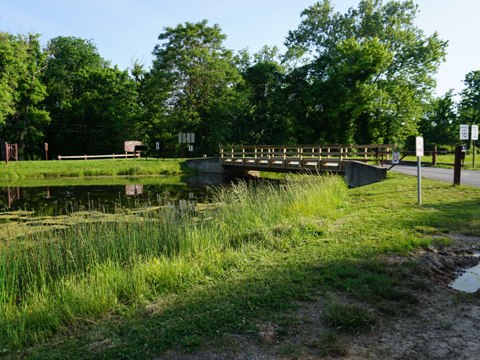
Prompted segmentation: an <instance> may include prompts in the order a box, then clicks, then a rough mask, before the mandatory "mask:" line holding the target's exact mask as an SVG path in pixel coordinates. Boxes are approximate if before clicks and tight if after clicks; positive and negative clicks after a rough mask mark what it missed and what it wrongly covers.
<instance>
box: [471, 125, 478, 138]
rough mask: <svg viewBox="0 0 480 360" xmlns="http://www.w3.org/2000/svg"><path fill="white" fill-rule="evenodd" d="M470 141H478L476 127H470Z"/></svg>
mask: <svg viewBox="0 0 480 360" xmlns="http://www.w3.org/2000/svg"><path fill="white" fill-rule="evenodd" d="M472 140H475V141H476V140H478V125H472Z"/></svg>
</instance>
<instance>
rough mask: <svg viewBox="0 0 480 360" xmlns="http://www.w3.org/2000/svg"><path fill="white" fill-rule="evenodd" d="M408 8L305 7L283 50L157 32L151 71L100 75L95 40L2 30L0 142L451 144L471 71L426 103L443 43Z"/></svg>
mask: <svg viewBox="0 0 480 360" xmlns="http://www.w3.org/2000/svg"><path fill="white" fill-rule="evenodd" d="M417 11H418V8H417V5H416V4H415V3H414V1H413V0H406V1H381V0H362V1H360V2H359V4H358V6H357V7H356V8H350V9H349V10H348V11H346V12H345V13H343V14H342V13H339V12H337V11H335V9H334V8H333V5H332V3H331V1H330V0H323V1H320V2H318V3H316V4H314V5H312V6H311V7H309V8H307V9H305V10H304V11H303V13H302V15H301V19H300V24H299V26H298V28H296V29H294V30H291V31H290V32H289V33H288V35H287V37H286V39H285V46H286V50H285V52H284V53H281V52H280V51H279V49H278V48H276V47H270V46H265V47H264V48H263V49H261V50H260V51H259V52H258V53H255V54H251V53H249V52H248V51H247V50H242V51H240V52H238V53H234V52H233V51H232V50H229V49H227V48H226V47H225V46H224V40H225V39H226V35H225V34H224V33H223V32H222V30H221V28H220V27H219V26H218V25H210V24H209V23H208V21H207V20H203V21H200V22H197V23H190V22H186V23H184V24H179V25H177V26H176V27H166V28H164V29H163V31H162V32H161V33H160V35H159V37H158V44H157V45H155V47H154V49H153V55H154V60H153V63H152V65H151V67H150V68H145V67H144V66H142V65H141V64H139V63H138V62H135V63H133V64H132V67H131V68H130V69H127V70H121V69H119V68H118V67H116V66H111V64H110V62H109V61H107V60H105V59H103V58H102V57H101V55H100V54H99V52H98V50H97V48H96V46H95V44H94V43H93V42H92V41H90V40H85V39H81V38H77V37H64V36H59V37H56V38H53V39H51V40H50V41H49V42H48V44H47V46H46V47H45V48H43V49H42V48H41V45H40V42H39V35H31V34H29V35H27V36H25V35H13V34H8V33H0V139H2V141H7V142H11V143H18V145H19V152H20V156H21V157H22V158H24V159H37V158H41V157H42V156H43V146H44V143H45V142H47V143H48V144H49V150H50V154H51V155H52V156H56V155H58V154H61V155H79V154H109V153H120V152H122V151H123V142H124V141H126V140H141V141H143V142H144V143H145V144H148V145H149V146H150V152H154V150H155V144H156V143H157V142H158V143H159V145H160V149H159V152H158V154H159V155H160V156H176V155H180V154H182V153H183V152H184V150H185V148H184V145H183V144H178V133H182V132H189V133H195V134H196V142H195V144H194V149H195V152H194V154H195V155H200V154H207V155H215V154H218V148H219V145H221V144H296V143H298V144H326V143H359V144H372V143H396V144H399V145H402V144H403V145H404V144H408V141H409V139H410V138H411V137H412V136H415V135H418V134H419V133H421V134H423V135H424V137H425V140H426V143H427V145H428V144H437V145H453V144H455V143H456V142H457V137H458V136H457V132H458V124H459V122H465V123H469V124H471V123H477V124H478V123H479V112H480V71H472V72H471V73H469V74H467V75H466V77H465V85H466V88H465V90H463V91H462V92H461V94H460V99H461V100H460V101H459V103H458V104H457V103H456V101H455V100H454V99H455V95H456V94H454V93H453V91H449V92H448V93H447V94H445V95H444V96H441V97H435V96H433V94H434V89H435V86H436V82H435V74H436V71H437V70H438V67H439V65H440V64H441V63H442V62H443V61H444V60H445V54H446V48H447V45H448V44H447V42H446V41H444V40H442V39H440V38H439V36H438V35H437V34H436V33H434V34H432V35H426V34H425V33H424V32H423V31H422V30H421V29H419V28H418V27H417V26H416V25H415V23H414V21H415V17H416V14H417Z"/></svg>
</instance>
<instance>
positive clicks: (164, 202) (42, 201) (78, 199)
mask: <svg viewBox="0 0 480 360" xmlns="http://www.w3.org/2000/svg"><path fill="white" fill-rule="evenodd" d="M168 179H169V178H168V177H167V178H165V177H163V178H161V179H159V181H160V180H161V182H160V183H152V182H155V181H154V180H155V179H152V178H137V179H135V183H127V184H125V183H124V184H118V185H90V184H88V185H84V184H79V185H77V184H74V185H66V186H61V185H54V186H52V185H49V186H30V187H20V186H15V187H12V186H6V187H3V188H0V211H15V210H28V211H34V212H40V213H41V214H42V215H49V216H54V215H59V214H65V213H68V212H71V211H78V210H101V211H103V212H115V210H116V209H118V208H119V207H121V208H137V207H141V206H145V205H146V204H148V205H151V206H169V207H176V208H178V209H181V210H194V209H195V204H196V203H197V202H208V197H209V190H210V189H211V187H212V186H217V185H221V184H225V183H229V182H231V181H232V180H233V179H232V178H225V177H224V176H221V175H213V176H208V175H200V176H194V177H189V178H186V179H182V181H179V180H178V179H179V178H178V177H177V178H174V177H172V182H169V181H168ZM120 180H121V179H120ZM124 181H125V180H124ZM128 181H129V182H132V179H129V180H128Z"/></svg>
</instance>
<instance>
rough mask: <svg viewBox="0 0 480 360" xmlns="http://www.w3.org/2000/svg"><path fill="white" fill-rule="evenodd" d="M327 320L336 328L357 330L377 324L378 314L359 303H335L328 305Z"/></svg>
mask: <svg viewBox="0 0 480 360" xmlns="http://www.w3.org/2000/svg"><path fill="white" fill-rule="evenodd" d="M325 320H326V322H327V324H328V325H330V326H331V327H333V328H335V329H336V330H341V331H348V332H355V331H358V330H362V329H365V328H369V327H372V326H373V325H375V323H376V322H377V316H376V315H375V314H374V313H372V311H370V310H369V309H366V308H363V307H361V306H358V305H351V304H346V305H345V304H338V303H333V304H330V305H329V306H328V307H327V311H326V314H325Z"/></svg>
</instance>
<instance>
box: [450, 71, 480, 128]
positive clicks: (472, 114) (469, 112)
mask: <svg viewBox="0 0 480 360" xmlns="http://www.w3.org/2000/svg"><path fill="white" fill-rule="evenodd" d="M464 83H465V89H464V90H463V91H462V92H461V94H460V95H461V101H460V104H459V116H460V120H461V121H460V122H461V123H462V124H480V71H479V70H477V71H472V72H469V73H468V74H467V75H465V80H464ZM456 130H458V128H457V129H456Z"/></svg>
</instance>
